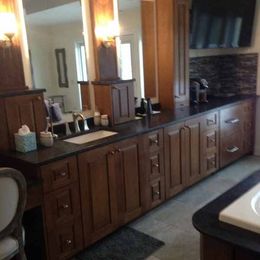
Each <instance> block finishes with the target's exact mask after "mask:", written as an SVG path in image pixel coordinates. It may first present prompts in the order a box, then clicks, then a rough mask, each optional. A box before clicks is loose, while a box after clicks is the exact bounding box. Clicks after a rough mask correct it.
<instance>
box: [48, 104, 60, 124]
mask: <svg viewBox="0 0 260 260" xmlns="http://www.w3.org/2000/svg"><path fill="white" fill-rule="evenodd" d="M50 108H51V110H50V111H51V117H52V121H53V122H59V121H61V120H62V112H61V108H60V104H59V103H54V104H52V105H51V107H50Z"/></svg>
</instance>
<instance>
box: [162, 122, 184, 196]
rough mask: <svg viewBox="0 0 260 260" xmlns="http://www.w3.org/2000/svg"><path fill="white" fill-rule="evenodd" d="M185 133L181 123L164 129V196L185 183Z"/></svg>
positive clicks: (180, 188) (175, 190) (177, 190)
mask: <svg viewBox="0 0 260 260" xmlns="http://www.w3.org/2000/svg"><path fill="white" fill-rule="evenodd" d="M185 135H186V134H185V128H184V124H183V123H181V124H176V125H173V126H170V127H167V128H165V129H164V147H165V153H164V154H165V178H166V180H165V183H166V198H170V197H172V196H173V195H174V194H176V193H178V192H180V191H181V190H182V189H183V188H184V187H185V184H186V179H185V169H186V166H185V164H186V163H187V162H186V161H185V155H186V145H185Z"/></svg>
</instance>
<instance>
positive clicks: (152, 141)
mask: <svg viewBox="0 0 260 260" xmlns="http://www.w3.org/2000/svg"><path fill="white" fill-rule="evenodd" d="M150 143H151V144H158V143H159V141H158V140H157V139H150Z"/></svg>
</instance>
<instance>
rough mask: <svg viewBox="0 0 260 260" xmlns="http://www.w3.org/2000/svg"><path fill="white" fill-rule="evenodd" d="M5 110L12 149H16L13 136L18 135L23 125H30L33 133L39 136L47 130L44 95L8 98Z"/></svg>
mask: <svg viewBox="0 0 260 260" xmlns="http://www.w3.org/2000/svg"><path fill="white" fill-rule="evenodd" d="M5 109H6V118H7V125H8V132H9V139H10V140H11V141H10V142H11V147H12V148H15V145H14V136H13V134H14V133H17V131H18V129H19V128H20V127H21V125H23V124H26V125H28V126H29V128H30V130H31V131H34V132H37V133H38V134H39V132H41V131H43V130H44V129H45V128H46V119H45V118H46V112H45V108H44V104H43V96H42V94H38V95H35V94H33V95H25V96H15V97H9V98H6V99H5Z"/></svg>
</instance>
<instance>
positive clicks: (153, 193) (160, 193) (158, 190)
mask: <svg viewBox="0 0 260 260" xmlns="http://www.w3.org/2000/svg"><path fill="white" fill-rule="evenodd" d="M147 200H148V204H149V209H152V208H154V207H156V206H158V205H160V204H161V203H163V202H164V201H165V182H164V177H162V176H161V177H159V178H157V179H154V180H153V181H150V183H149V189H148V198H147Z"/></svg>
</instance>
